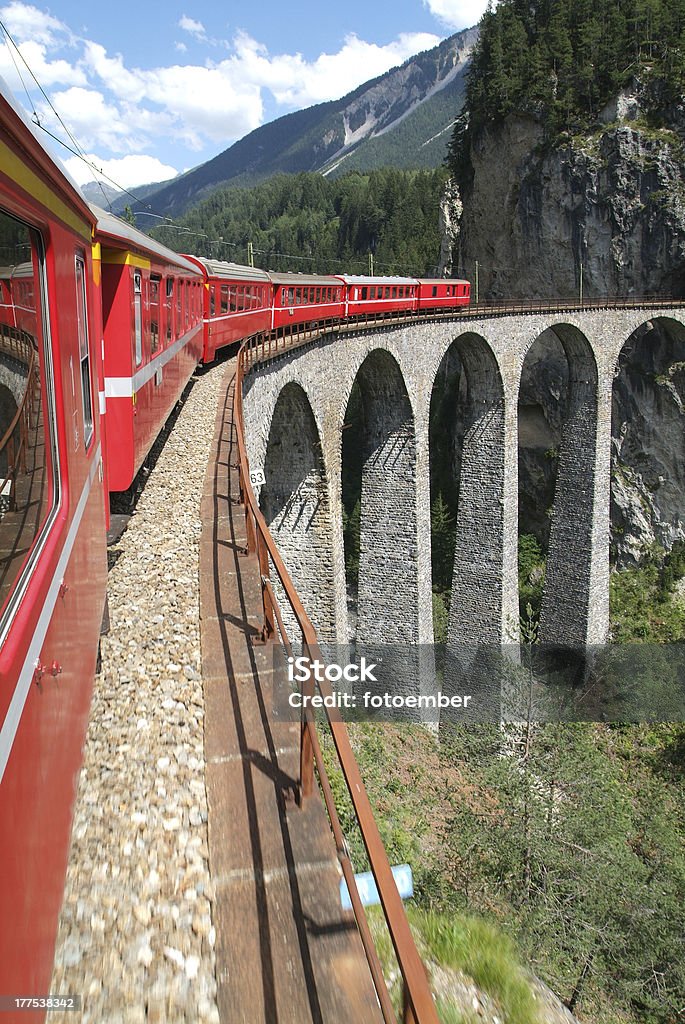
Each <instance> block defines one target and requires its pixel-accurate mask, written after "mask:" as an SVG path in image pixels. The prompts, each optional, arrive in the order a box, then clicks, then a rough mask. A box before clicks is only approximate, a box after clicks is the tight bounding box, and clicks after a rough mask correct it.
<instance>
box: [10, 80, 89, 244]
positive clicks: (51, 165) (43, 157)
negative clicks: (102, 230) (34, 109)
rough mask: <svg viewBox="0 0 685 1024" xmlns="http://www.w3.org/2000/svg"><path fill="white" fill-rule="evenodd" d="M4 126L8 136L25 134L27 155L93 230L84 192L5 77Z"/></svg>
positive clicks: (23, 141)
mask: <svg viewBox="0 0 685 1024" xmlns="http://www.w3.org/2000/svg"><path fill="white" fill-rule="evenodd" d="M8 112H9V116H8ZM12 119H14V124H11V120H12ZM0 126H1V128H2V134H3V135H5V134H6V133H7V128H9V133H7V134H10V135H14V136H17V135H18V133H21V135H22V136H23V138H22V139H21V143H22V145H23V148H24V150H25V152H26V153H28V155H29V157H30V158H31V160H32V161H33V162H34V164H37V165H38V167H39V168H40V170H41V171H42V172H43V174H44V175H46V176H47V177H49V178H50V179H51V180H52V184H53V187H55V188H59V189H60V190H61V191H62V193H63V197H62V198H63V199H66V198H68V199H69V201H70V203H71V205H72V207H73V208H75V209H77V210H78V213H79V215H80V216H81V217H82V218H83V219H84V220H85V221H87V222H89V223H90V224H91V229H92V226H93V214H92V211H91V210H90V209H89V206H88V203H87V202H86V199H85V197H84V196H83V194H82V192H81V189H80V188H79V186H78V185H77V184H76V182H75V181H74V179H73V178H72V176H71V175H70V174H69V171H68V170H67V169H66V167H65V166H64V164H63V163H62V161H61V160H60V159H59V157H58V156H55V155H53V154H52V153H51V152H50V151H49V150H47V149H46V148H45V146H44V144H43V139H44V134H43V133H40V132H39V131H38V129H37V128H36V126H35V125H34V124H33V122H32V121H31V120H30V118H29V116H28V114H27V113H26V111H25V110H24V109H23V108H22V107H21V106H20V104H19V103H18V102H17V100H16V99H15V97H14V94H13V93H12V90H11V89H10V88H9V86H8V85H7V82H6V81H5V80H4V78H2V77H0ZM61 219H64V218H61Z"/></svg>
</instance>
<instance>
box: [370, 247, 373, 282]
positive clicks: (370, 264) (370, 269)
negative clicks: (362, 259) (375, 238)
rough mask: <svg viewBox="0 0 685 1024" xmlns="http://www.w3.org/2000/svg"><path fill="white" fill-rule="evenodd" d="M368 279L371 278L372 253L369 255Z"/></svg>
mask: <svg viewBox="0 0 685 1024" xmlns="http://www.w3.org/2000/svg"><path fill="white" fill-rule="evenodd" d="M369 277H373V253H372V252H370V253H369Z"/></svg>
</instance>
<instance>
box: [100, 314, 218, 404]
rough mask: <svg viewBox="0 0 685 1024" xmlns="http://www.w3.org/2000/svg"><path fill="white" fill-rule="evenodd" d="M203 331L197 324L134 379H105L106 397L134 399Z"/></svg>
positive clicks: (142, 369) (143, 368)
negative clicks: (144, 386) (158, 372)
mask: <svg viewBox="0 0 685 1024" xmlns="http://www.w3.org/2000/svg"><path fill="white" fill-rule="evenodd" d="M201 330H202V324H196V325H195V327H193V329H192V330H190V331H188V333H187V334H184V335H183V337H181V338H178V339H177V340H176V341H175V342H174V343H173V345H170V346H169V348H165V349H164V351H163V352H160V353H159V355H158V356H155V358H154V359H151V360H150V362H149V363H147V365H145V366H141V368H140V369H139V370H137V371H136V372H135V373H134V374H133V376H132V377H105V395H106V396H107V398H132V397H133V395H135V394H136V392H138V391H140V389H141V388H142V387H143V385H145V384H147V382H148V381H149V380H152V378H153V377H154V375H155V374H156V373H157V371H158V370H161V369H162V367H164V366H166V364H167V363H168V362H170V360H172V359H173V358H174V356H176V355H178V353H179V352H180V351H181V349H182V348H184V347H185V346H186V345H187V344H189V342H191V341H192V340H193V338H194V337H195V335H196V334H198V333H199V332H200V331H201Z"/></svg>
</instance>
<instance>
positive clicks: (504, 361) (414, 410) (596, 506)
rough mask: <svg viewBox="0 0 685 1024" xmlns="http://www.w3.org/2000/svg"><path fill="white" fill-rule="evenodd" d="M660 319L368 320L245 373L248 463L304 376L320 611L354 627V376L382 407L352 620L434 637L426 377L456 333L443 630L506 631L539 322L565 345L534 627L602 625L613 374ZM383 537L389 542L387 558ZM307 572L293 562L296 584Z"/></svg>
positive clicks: (255, 459) (569, 630) (591, 629)
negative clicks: (346, 458)
mask: <svg viewBox="0 0 685 1024" xmlns="http://www.w3.org/2000/svg"><path fill="white" fill-rule="evenodd" d="M658 317H664V318H667V319H671V320H675V321H677V322H678V323H680V324H684V323H685V317H684V315H683V314H682V313H680V312H678V311H671V310H663V311H658V310H649V311H647V310H639V309H635V310H588V311H585V312H557V313H531V314H517V315H514V316H509V315H507V316H505V315H499V316H494V315H493V316H490V317H483V318H479V319H475V318H471V317H469V318H466V317H464V318H459V317H455V318H454V319H450V320H443V321H439V322H438V321H436V322H416V323H413V322H412V323H409V324H407V325H402V326H398V327H395V326H392V327H383V328H379V329H377V330H375V331H373V332H358V333H355V332H354V331H352V330H349V331H344V332H340V333H339V334H337V333H333V334H330V335H327V336H325V337H323V338H321V339H319V340H316V341H313V342H311V343H310V344H308V345H306V346H303V347H301V348H298V349H293V350H290V351H286V352H284V353H282V354H279V355H278V356H277V357H275V358H273V359H271V360H270V361H269V362H268V363H267V364H262V365H260V366H259V367H258V368H257V369H256V370H253V371H251V372H250V373H248V375H247V377H246V381H245V398H244V408H245V430H246V440H247V448H248V456H249V459H250V465H251V467H252V469H253V470H259V469H261V470H262V471H264V468H265V466H266V463H267V451H268V449H269V446H270V444H271V442H270V440H269V438H270V432H271V424H272V420H273V418H274V411H275V409H276V405H277V402H278V400H279V396H280V395H281V392H282V391H283V390H284V388H286V386H287V385H292V384H297V385H299V387H300V388H301V389H302V392H304V394H305V395H306V397H307V399H308V402H309V406H310V408H311V416H312V422H313V424H314V425H315V428H316V433H317V435H318V438H319V440H320V445H321V452H320V462H319V463H317V466H318V468H317V469H316V474H317V476H316V479H317V483H316V488H317V489H318V490H317V493H321V494H323V493H324V492H325V493H327V495H328V501H329V515H330V520H329V522H330V548H329V551H330V554H329V555H328V556H327V558H328V561H327V562H326V563H325V564H326V565H328V566H329V568H327V569H323V570H322V572H326V573H330V578H329V579H327V580H326V581H325V582H323V580H322V582H321V587H322V589H325V590H326V591H327V592H328V593H329V594H330V595H331V597H330V604H331V607H332V608H333V609H334V611H333V612H332V613H330V616H329V619H328V621H329V622H330V623H331V624H332V625H331V627H330V628H331V629H332V630H333V631H334V632H335V634H336V640H337V641H338V642H340V643H343V642H346V641H347V640H348V638H349V635H350V630H349V624H348V622H347V605H346V592H345V568H344V554H343V541H342V503H341V483H340V479H341V461H342V454H341V453H342V442H341V437H342V427H343V423H344V417H345V411H346V408H347V404H348V401H349V397H350V392H351V389H352V386H353V383H354V381H355V380H357V381H358V383H359V384H360V386H361V388H362V391H364V389H366V394H367V401H368V402H369V403H370V407H373V409H374V410H375V411H374V412H373V414H372V423H373V427H372V428H371V429H372V431H373V439H372V440H370V441H369V443H368V445H367V447H368V451H367V452H365V464H367V469H368V472H367V483H366V487H367V491H368V494H369V495H372V494H373V497H369V498H368V499H367V503H366V505H367V509H368V512H367V516H368V515H369V514H371V511H372V510H373V511H372V515H373V516H374V517H376V523H377V527H378V529H376V531H375V532H374V529H373V528H372V527H371V525H370V524H368V523H367V526H366V527H362V530H363V544H364V548H365V554H364V559H363V565H362V569H361V573H360V594H362V595H363V601H364V608H363V618H360V626H362V623H364V625H363V629H364V630H366V629H367V628H369V629H371V623H372V622H373V621H375V622H377V623H382V624H383V625H382V628H381V632H383V633H384V638H385V639H388V640H389V639H392V638H399V637H402V638H406V640H410V641H411V642H418V643H425V642H429V641H430V640H431V638H432V622H431V568H430V565H431V563H430V480H429V465H428V425H429V416H430V400H431V394H432V388H433V383H434V381H435V379H436V375H437V373H438V369H439V367H440V364H441V361H442V359H443V358H444V356H445V353H446V352H447V351H448V350H449V349H450V347H451V346H452V345H457V347H458V351H459V356H460V359H461V360H462V364H463V366H464V372H465V373H466V376H467V381H468V391H467V408H466V410H465V416H466V421H467V430H466V434H465V442H464V447H463V453H462V469H461V481H460V505H459V510H458V522H457V528H458V534H457V554H456V555H455V574H454V584H453V602H452V603H453V610H452V617H451V620H450V641H451V642H452V643H455V642H456V643H460V642H463V640H465V639H467V638H469V637H470V636H471V635H473V636H474V637H476V638H477V639H479V640H480V641H482V642H490V643H497V644H499V643H507V642H509V641H510V640H511V639H512V637H513V638H515V636H516V631H517V622H518V604H517V533H518V493H517V481H518V468H517V467H518V421H517V404H518V391H519V384H520V379H521V370H522V367H523V362H524V359H525V357H526V354H527V352H528V351H529V350H530V348H531V346H532V345H534V343H535V341H536V340H537V339H538V338H539V337H540V335H541V334H542V333H543V332H545V331H547V330H553V331H554V332H555V333H556V335H557V337H558V338H559V339H560V341H561V343H562V345H563V346H564V349H565V351H566V354H567V358H568V361H569V370H570V374H569V376H570V382H571V383H570V387H569V395H568V409H567V416H566V427H565V430H564V433H563V441H562V450H561V452H560V459H559V474H558V483H557V495H556V498H555V503H554V507H553V509H552V529H551V539H550V552H549V560H550V568H549V571H548V574H547V579H546V587H545V594H544V598H543V609H544V611H543V623H542V628H543V630H544V633H545V639H546V640H548V641H551V642H560V643H564V642H569V641H571V642H574V643H585V642H591V643H595V642H601V641H602V640H604V639H605V637H606V635H607V631H608V623H609V614H608V610H609V601H608V593H609V501H610V448H611V446H610V435H611V386H612V380H613V376H614V373H615V370H616V366H617V360H618V356H619V353H620V351H621V348H622V347H623V345H624V344H625V342H626V341H627V339H628V338H629V337H630V335H631V334H632V333H633V332H634V331H635V330H636V329H637V328H638V327H640V326H642V325H644V324H645V323H646V322H647V321H649V320H654V319H656V318H658ZM287 447H288V446H287V445H286V444H285V443H282V444H281V446H280V449H279V450H277V449H274V450H273V451H272V452H271V454H270V455H269V456H268V459H269V467H270V468H269V473H270V474H272V475H273V474H274V473H275V474H277V473H278V472H279V471H278V470H277V469H276V467H277V465H278V463H279V461H284V460H285V461H287V460H288V459H292V455H290V454H289V453H288V450H287ZM372 466H373V472H372ZM380 467H382V469H383V472H382V473H380V472H378V469H379V468H380ZM410 490H411V491H412V496H411V497H410V496H409V492H410ZM381 524H384V525H383V526H381ZM390 542H392V545H393V546H396V545H399V546H401V548H402V550H394V549H393V550H392V563H391V562H389V561H388V556H387V551H388V549H389V547H390ZM372 547H374V548H376V550H375V552H373V551H372V550H371V548H372ZM381 547H383V548H384V550H385V551H386V556H385V558H386V561H385V567H384V571H382V568H381V567H382V566H383V556H382V555H381V554H379V550H378V549H379V548H381ZM320 564H321V565H323V564H324V563H320ZM400 569H401V575H400V576H398V575H397V573H398V572H399V571H400ZM303 572H304V569H303V567H298V566H296V565H293V575H294V582H295V584H296V586H298V587H300V586H302V580H301V579H300V578H298V576H300V577H301V576H302V575H303ZM365 577H366V578H365ZM327 614H328V613H327ZM366 623H368V627H367V625H366Z"/></svg>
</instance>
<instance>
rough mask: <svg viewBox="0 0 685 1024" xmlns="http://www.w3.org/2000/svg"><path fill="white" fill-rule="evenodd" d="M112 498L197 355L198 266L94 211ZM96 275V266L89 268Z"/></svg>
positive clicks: (138, 461) (127, 482) (140, 458)
mask: <svg viewBox="0 0 685 1024" xmlns="http://www.w3.org/2000/svg"><path fill="white" fill-rule="evenodd" d="M92 209H93V212H94V213H95V214H96V216H97V231H96V240H97V251H96V255H97V256H98V257H99V260H98V262H99V273H100V274H101V293H102V322H103V329H104V351H105V355H104V365H105V383H104V390H105V394H104V402H105V405H106V419H107V448H108V450H107V467H108V474H109V480H108V485H109V489H110V490H111V491H124V490H126V489H127V488H128V487H130V486H131V483H132V482H133V478H134V477H135V475H136V473H137V472H138V470H139V469H140V467H141V465H142V463H143V462H144V460H145V457H146V455H147V454H148V452H149V450H150V448H151V446H152V443H153V442H154V440H155V438H156V437H157V435H158V434H159V432H160V430H161V428H162V427H163V426H164V423H165V422H166V420H167V419H168V417H169V414H170V413H171V410H172V409H173V407H174V405H175V403H176V402H177V401H178V398H179V396H180V394H181V392H182V391H183V388H184V387H185V385H186V384H187V383H188V380H189V379H190V377H191V375H192V373H193V370H194V369H195V367H196V366H197V364H198V362H199V360H200V358H201V356H202V323H203V290H204V288H203V286H204V279H203V275H202V273H201V271H200V269H199V267H198V266H197V265H196V264H195V263H191V262H190V260H187V259H185V258H184V257H183V256H178V255H177V254H176V253H174V252H172V251H171V250H170V249H167V248H166V246H163V245H161V244H160V243H159V242H156V241H155V240H154V239H152V238H149V237H148V236H147V235H144V234H143V233H142V232H141V231H138V230H137V229H136V228H134V227H131V226H130V225H129V224H127V223H126V222H125V221H122V220H120V219H119V218H118V217H115V216H114V215H113V214H110V213H105V211H104V210H100V209H98V208H97V207H93V208H92ZM96 270H97V267H96Z"/></svg>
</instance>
